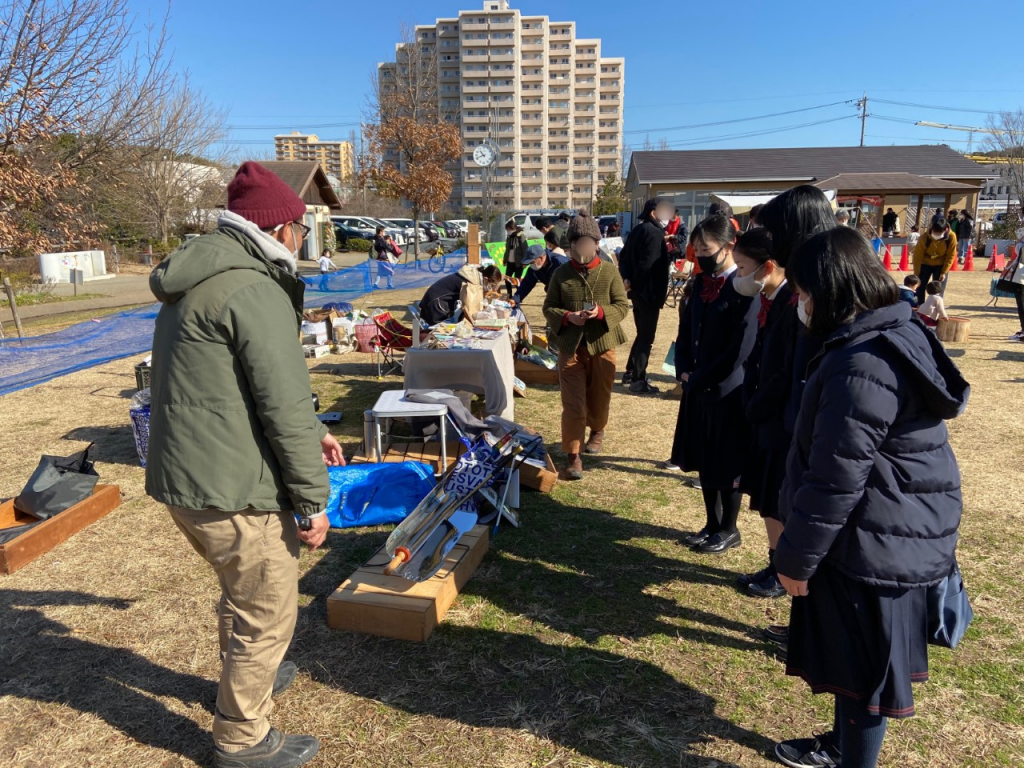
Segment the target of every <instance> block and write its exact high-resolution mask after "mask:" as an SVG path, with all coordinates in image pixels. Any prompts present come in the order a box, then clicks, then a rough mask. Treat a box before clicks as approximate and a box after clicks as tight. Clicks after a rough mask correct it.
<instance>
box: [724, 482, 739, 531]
mask: <svg viewBox="0 0 1024 768" xmlns="http://www.w3.org/2000/svg"><path fill="white" fill-rule="evenodd" d="M718 494H719V498H720V501H719V505H720V507H721V510H722V525H721V530H723V531H725V532H726V533H734V532H735V531H736V521H737V520H738V519H739V517H740V503H741V502H742V500H743V495H742V494H741V493H740V492H739V491H737V490H734V489H732V488H729V489H728V490H722V491H719V492H718Z"/></svg>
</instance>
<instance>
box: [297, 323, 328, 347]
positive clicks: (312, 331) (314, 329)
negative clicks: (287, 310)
mask: <svg viewBox="0 0 1024 768" xmlns="http://www.w3.org/2000/svg"><path fill="white" fill-rule="evenodd" d="M300 330H301V334H302V338H303V343H307V342H306V341H305V339H306V338H307V337H309V336H312V337H313V341H312V343H313V344H326V343H327V339H328V338H329V336H328V333H327V323H326V322H321V323H311V322H309V321H308V320H303V321H302V326H301V329H300Z"/></svg>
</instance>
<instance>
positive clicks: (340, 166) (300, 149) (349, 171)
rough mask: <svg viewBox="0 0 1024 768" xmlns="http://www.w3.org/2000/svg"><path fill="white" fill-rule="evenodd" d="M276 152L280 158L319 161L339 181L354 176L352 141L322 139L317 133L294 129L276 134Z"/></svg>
mask: <svg viewBox="0 0 1024 768" xmlns="http://www.w3.org/2000/svg"><path fill="white" fill-rule="evenodd" d="M274 153H275V156H276V157H277V159H278V160H298V161H308V160H312V161H315V162H318V163H320V166H321V167H322V168H323V169H324V172H325V173H326V174H327V175H328V176H334V177H335V178H337V179H338V180H339V181H342V180H344V179H350V178H352V175H353V173H354V172H355V162H354V160H353V154H352V144H351V142H348V141H321V140H320V138H319V137H318V136H317V135H316V134H315V133H300V132H299V131H292V132H291V133H288V134H281V135H278V136H275V137H274Z"/></svg>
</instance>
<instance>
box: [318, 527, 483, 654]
mask: <svg viewBox="0 0 1024 768" xmlns="http://www.w3.org/2000/svg"><path fill="white" fill-rule="evenodd" d="M489 538H490V534H489V531H488V528H487V526H484V525H478V526H475V527H474V528H473V530H471V531H470V532H469V533H467V534H466V535H465V536H463V537H462V539H460V540H459V543H458V544H456V545H455V547H454V549H452V551H451V552H450V553H449V554H448V557H447V558H446V559H445V562H444V565H442V566H441V570H440V571H438V572H437V573H436V574H435V575H434V577H433V578H431V579H428V580H427V581H422V582H415V581H407V580H406V579H403V578H400V577H398V576H385V575H384V567H385V566H386V565H387V564H388V562H389V561H390V559H391V558H390V557H388V555H387V552H385V551H384V549H383V548H381V549H380V550H378V551H377V553H376V554H375V555H374V556H373V557H371V558H370V560H369V561H368V562H367V563H366V564H365V565H363V566H361V567H360V568H358V569H357V570H356V572H355V573H353V574H352V576H351V577H350V578H348V579H346V580H345V582H344V583H343V584H342V585H341V586H340V587H338V589H336V590H335V591H334V593H333V594H332V595H331V596H330V597H328V598H327V625H328V626H329V627H331V628H332V629H340V630H343V631H346V632H361V633H364V634H367V635H378V636H380V637H395V638H398V639H400V640H413V641H416V642H424V641H426V639H427V638H428V637H430V634H431V633H432V632H433V631H434V629H435V628H436V627H437V625H438V623H439V622H440V621H441V620H442V619H443V618H444V616H445V614H446V613H447V612H448V609H449V608H451V605H452V603H453V602H455V598H456V597H458V594H459V592H460V591H461V590H462V588H463V587H464V586H465V585H466V582H467V581H469V577H470V576H472V575H473V572H474V571H475V570H476V569H477V566H479V565H480V561H481V560H483V557H484V554H485V553H486V552H487V549H488V545H489Z"/></svg>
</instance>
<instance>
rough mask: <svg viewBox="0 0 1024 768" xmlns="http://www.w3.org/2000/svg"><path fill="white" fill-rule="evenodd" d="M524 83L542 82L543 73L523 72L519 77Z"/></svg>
mask: <svg viewBox="0 0 1024 768" xmlns="http://www.w3.org/2000/svg"><path fill="white" fill-rule="evenodd" d="M520 77H521V79H522V81H523V82H524V83H526V82H529V83H533V82H540V81H543V80H544V73H543V72H523V73H522V75H521V76H520Z"/></svg>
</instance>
